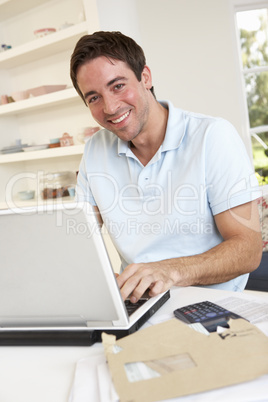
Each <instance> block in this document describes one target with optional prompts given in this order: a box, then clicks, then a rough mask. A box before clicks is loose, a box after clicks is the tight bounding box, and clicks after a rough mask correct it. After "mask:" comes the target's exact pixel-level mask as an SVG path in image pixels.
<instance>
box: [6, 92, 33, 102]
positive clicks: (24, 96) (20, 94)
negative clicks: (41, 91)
mask: <svg viewBox="0 0 268 402" xmlns="http://www.w3.org/2000/svg"><path fill="white" fill-rule="evenodd" d="M29 96H30V95H29V92H28V91H17V92H13V93H12V94H11V97H12V98H13V99H14V101H15V102H18V101H21V100H23V99H28V98H29Z"/></svg>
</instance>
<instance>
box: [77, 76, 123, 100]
mask: <svg viewBox="0 0 268 402" xmlns="http://www.w3.org/2000/svg"><path fill="white" fill-rule="evenodd" d="M121 80H123V81H126V80H127V78H126V77H123V76H122V77H121V76H119V77H115V78H113V79H112V80H111V81H109V82H108V83H107V85H106V87H107V88H109V87H110V86H111V85H113V84H114V83H115V82H117V81H121ZM96 93H97V92H96V91H88V92H86V93H85V94H84V99H86V98H88V97H89V96H91V95H95V94H96Z"/></svg>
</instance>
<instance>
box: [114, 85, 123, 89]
mask: <svg viewBox="0 0 268 402" xmlns="http://www.w3.org/2000/svg"><path fill="white" fill-rule="evenodd" d="M124 85H125V84H117V85H115V87H114V89H115V90H119V89H122V88H123V87H124Z"/></svg>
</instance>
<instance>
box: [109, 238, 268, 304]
mask: <svg viewBox="0 0 268 402" xmlns="http://www.w3.org/2000/svg"><path fill="white" fill-rule="evenodd" d="M261 252H262V241H261V235H260V233H256V232H255V233H252V236H251V237H246V238H245V239H243V237H241V236H232V237H231V238H230V239H228V240H225V241H224V242H222V243H221V244H219V245H217V246H216V247H214V248H212V249H210V250H208V251H206V252H204V253H202V254H198V255H193V256H189V257H180V258H173V259H168V260H163V261H157V262H151V263H138V264H130V265H129V266H128V267H127V268H126V269H125V271H124V272H123V273H122V274H121V275H120V276H119V277H118V278H117V280H118V284H119V287H120V288H121V294H122V297H123V298H124V299H125V298H126V297H128V296H129V295H130V294H131V293H132V292H133V293H132V297H131V299H132V301H133V302H135V299H136V300H137V299H139V298H140V297H141V295H142V294H143V293H144V291H145V290H146V289H147V288H148V287H149V288H150V289H151V290H150V295H151V296H154V295H156V294H159V293H161V292H164V291H166V290H168V289H169V288H170V287H171V286H194V285H197V286H198V285H212V284H217V283H222V282H226V281H228V280H231V279H233V278H235V277H237V276H239V275H242V274H245V273H247V272H251V271H253V270H254V269H256V268H257V267H258V265H259V262H260V258H261ZM134 289H135V291H133V290H134Z"/></svg>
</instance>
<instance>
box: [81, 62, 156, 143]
mask: <svg viewBox="0 0 268 402" xmlns="http://www.w3.org/2000/svg"><path fill="white" fill-rule="evenodd" d="M77 82H78V85H79V88H80V90H81V92H82V93H83V95H84V98H85V101H86V103H87V105H88V106H89V109H90V111H91V114H92V116H93V118H94V119H95V120H96V121H97V122H98V123H99V124H100V125H101V126H102V127H104V128H106V129H108V130H110V131H112V132H113V133H114V134H116V135H117V136H118V137H119V138H121V139H123V140H125V141H132V140H133V139H134V138H136V137H137V135H139V134H140V133H141V132H143V131H145V130H146V125H147V124H148V118H149V103H150V99H151V92H150V88H151V86H152V83H151V73H150V70H149V68H148V67H145V68H144V70H143V73H142V77H141V81H138V80H137V78H136V76H135V74H134V72H133V71H132V70H131V69H130V68H129V67H128V66H127V64H126V63H124V62H122V61H120V60H114V59H113V60H109V59H107V58H106V57H104V56H101V57H98V58H96V59H93V60H91V61H89V62H87V63H85V64H84V65H82V66H81V67H79V69H78V73H77Z"/></svg>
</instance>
